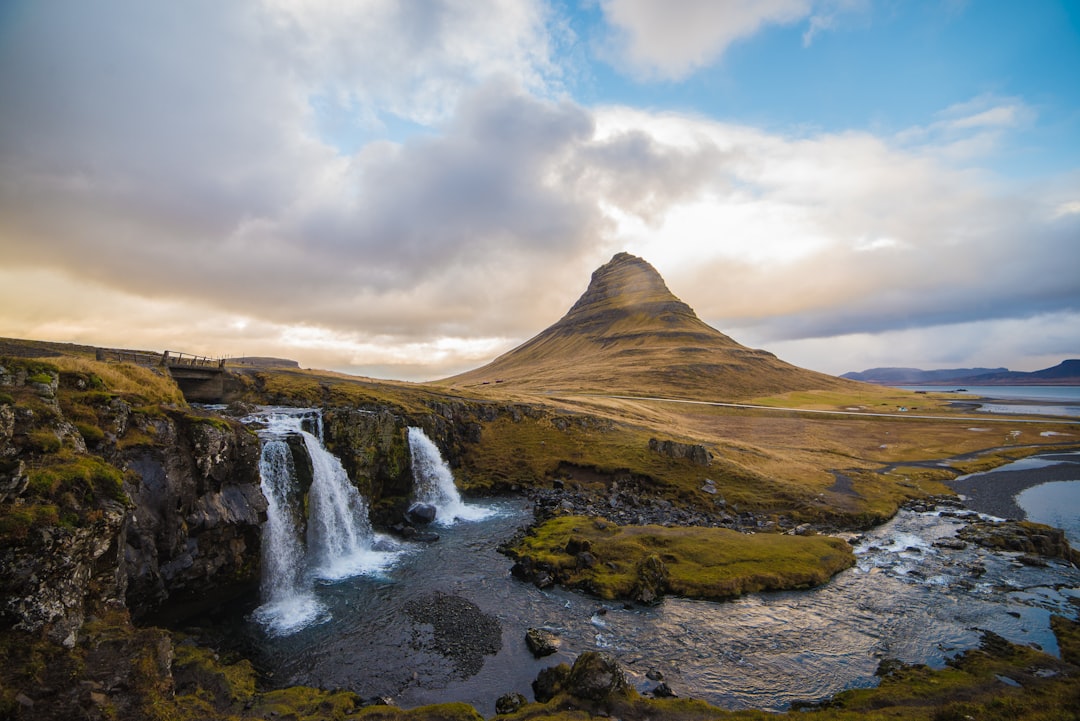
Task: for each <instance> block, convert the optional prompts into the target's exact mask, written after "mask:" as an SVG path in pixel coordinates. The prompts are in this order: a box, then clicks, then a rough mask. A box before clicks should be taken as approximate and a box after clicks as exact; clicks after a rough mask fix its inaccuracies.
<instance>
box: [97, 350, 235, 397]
mask: <svg viewBox="0 0 1080 721" xmlns="http://www.w3.org/2000/svg"><path fill="white" fill-rule="evenodd" d="M97 359H98V360H100V361H116V362H120V363H134V364H136V365H142V366H154V367H159V368H164V369H165V370H166V371H168V373H169V375H170V376H172V378H173V380H175V381H176V385H178V386H180V392H181V393H183V394H184V398H185V399H187V400H188V401H189V402H194V403H218V402H220V401H221V400H222V398H223V396H224V395H225V359H224V358H208V357H207V356H200V355H192V354H191V353H178V352H176V351H168V350H167V351H165V352H164V353H150V352H145V351H129V350H106V349H98V352H97Z"/></svg>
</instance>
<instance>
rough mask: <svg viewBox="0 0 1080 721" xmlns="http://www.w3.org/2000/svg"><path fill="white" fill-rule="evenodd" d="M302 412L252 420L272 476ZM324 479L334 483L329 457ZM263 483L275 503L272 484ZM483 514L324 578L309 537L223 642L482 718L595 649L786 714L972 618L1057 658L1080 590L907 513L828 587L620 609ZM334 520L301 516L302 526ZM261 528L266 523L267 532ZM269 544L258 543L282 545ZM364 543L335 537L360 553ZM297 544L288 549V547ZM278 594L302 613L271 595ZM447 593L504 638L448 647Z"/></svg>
mask: <svg viewBox="0 0 1080 721" xmlns="http://www.w3.org/2000/svg"><path fill="white" fill-rule="evenodd" d="M301 424H302V419H300V418H299V417H297V416H293V417H289V418H273V419H271V420H270V422H269V424H268V425H267V428H266V429H265V430H264V431H262V433H261V435H262V437H263V441H264V459H265V461H266V469H267V475H268V476H272V477H274V478H277V475H276V474H277V470H276V469H279V468H280V467H281V466H282V465H284V466H285V467H287V465H288V462H287V461H282V460H281V458H282V455H281V454H282V446H284V445H285V444H284V443H283V438H282V435H281V434H283V433H285V434H287V433H297V432H299V433H301V435H304V434H306V435H304V439H305V443H306V444H307V443H310V442H311V441H314V442H316V443H317V439H316V438H315V437H314V436H311V434H310V433H307V432H306V431H305V430H304V429H303V428H301ZM414 435H415V439H414ZM309 436H310V438H311V441H309V440H308V437H309ZM423 441H427V442H426V443H424V442H423ZM414 442H415V448H414V450H413V457H414V462H416V463H417V466H418V467H419V468H421V469H423V470H421V471H419V475H420V476H422V478H418V479H417V483H418V485H420V484H421V483H433V484H434V486H436V487H437V486H439V484H440V483H445V482H446V478H447V477H449V480H450V482H451V483H452V481H453V477H452V474H450V472H449V469H448V468H446V467H445V463H444V462H443V461H442V459H441V458H440V457H439V456H438V452H437V449H436V448H435V447H434V444H430V440H429V439H426V437H422V436H421V434H419V433H416V434H413V433H412V432H411V431H410V445H411V446H412V445H413V444H414ZM279 443H280V445H278V444H279ZM429 444H430V446H429ZM318 446H319V447H320V448H321V444H318ZM324 450H325V449H324ZM309 452H311V448H310V446H309ZM328 465H329V466H331V467H332V466H333V464H328ZM338 465H340V464H338ZM443 469H445V475H444V471H443ZM317 474H319V476H320V478H322V479H324V480H325V479H326V478H327V477H328V478H329V479H330V480H334V479H337V480H340V478H339V476H338V475H337V472H336V470H332V469H331V470H324V471H317ZM264 482H266V483H267V485H268V486H270V488H269V490H268V500H269V499H270V496H271V495H273V494H274V493H277V491H276V490H275V484H276V483H277V481H276V480H271V481H267V480H266V478H264ZM312 488H313V490H312V492H314V485H313V487H312ZM443 491H444V492H447V491H448V489H446V488H443ZM421 493H422V494H431V495H428V496H424V497H426V498H428V499H429V500H434V501H436V502H437V503H444V504H445V508H447V509H452V508H454V504H455V503H459V502H460V497H458V498H456V499H455V498H454V497H453V496H454V495H456V490H455V491H454V493H453V494H448V495H449V496H450V498H449V500H444V499H441V497H440V496H439V494H438V493H437V492H436V491H435V490H433V489H430V488H429V489H428V490H424V491H421ZM279 495H280V497H282V498H287V497H288V493H285V494H279ZM271 505H272V506H274V507H275V509H276V510H274V511H272V512H271V515H272V516H273V515H274V514H277V513H278V512H279V511H280V509H281V507H282V505H283V502H282V503H279V502H278V501H277V500H276V499H275V501H273V502H272V503H271ZM351 507H352V508H353V509H354V510H355V509H357V508H359V506H356V505H355V503H354V505H353V506H351ZM481 510H482V512H483V515H484V518H483V519H482V520H478V521H477V522H472V523H453V522H452V519H453V518H454V517H455V514H454V512H452V511H450V510H448V512H447V514H446V515H445V516H443V524H444V525H442V526H441V527H440V528H439V535H440V536H441V540H440V541H439V542H438V543H435V544H430V545H428V544H401V545H400V546H398V547H397V548H396V549H392V550H391V549H388V548H387V547H386V546H381V548H382V549H383V550H382V551H381V555H379V554H380V551H378V550H370V551H366V553H374V554H376V555H375V561H376V562H373V563H367V564H366V565H365V564H363V563H361V564H357V565H354V566H350V568H351V569H352V571H355V574H353V575H348V574H332V573H325V572H324V571H325V569H326V568H327V564H326V558H325V557H323V556H320V555H319V553H316V554H314V555H312V554H311V553H310V552H311V549H312V548H323V549H325V548H328V547H330V545H332V544H325V543H323V544H320V543H316V542H315V541H316V540H317V539H316V537H312V536H309V537H308V541H307V545H308V548H307V551H308V553H307V554H305V556H304V558H305V560H304V561H303V571H302V572H299V573H297V572H295V567H293V571H292V572H289V571H288V568H286V566H288V564H284V563H283V564H280V565H277V566H276V565H275V564H274V563H268V565H267V567H266V568H267V572H268V576H270V575H275V574H276V575H277V577H276V580H274V581H273V582H272V583H271V582H270V581H269V580H268V582H267V586H266V587H264V593H265V594H266V596H265V598H264V605H263V606H261V607H260V608H259V609H258V610H256V612H255V613H254V614H252V615H250V616H244V617H242V618H235V619H233V620H232V621H230V622H229V623H228V624H227V625H228V626H229V627H230V632H231V633H232V634H234V640H236V641H237V642H238V643H240V644H242V645H243V646H244V647H245V648H246V649H247V650H248V651H249V652H251V651H252V649H254V652H253V655H254V657H255V660H256V663H257V664H258V665H259V666H260V667H261V668H262V669H264V670H265V671H267V672H268V673H269V675H270V678H271V680H272V683H274V684H275V685H281V686H285V685H293V684H304V685H314V686H320V687H324V688H348V689H351V690H353V691H355V692H357V693H359V694H360V695H362V696H365V697H371V696H390V697H393V698H394V700H395V701H396V703H398V704H399V705H401V706H405V707H410V706H416V705H421V704H426V703H434V702H439V701H449V700H460V701H465V702H468V703H471V704H473V705H474V706H476V707H477V708H478V709H479V710H480V711H481V712H482V713H484V714H485V715H489V716H490V715H491V714H493V713H494V700H495V699H496V698H498V697H499V696H500V695H502V694H504V693H507V692H510V691H518V692H520V693H523V694H525V695H526V696H527V697H529V698H531V689H530V682H531V681H532V680H533V679H534V678H535V677H536V675H537V674H538V673H539V671H540V670H541V669H543V668H546V667H548V666H551V665H554V664H556V663H559V662H563V661H566V662H572V661H573V659H574V658H575V657H576V656H577V655H578V654H580V653H581V652H583V651H587V650H593V649H600V650H606V651H609V652H611V653H613V654H614V655H615V656H616V657H617V658H618V659H619V661H620V663H621V664H622V665H623V666H624V668H625V669H626V670H627V672H628V675H629V677H630V679H631V681H632V682H633V683H634V684H635V685H637V686H638V688H639V689H640V690H642V691H643V692H647V691H649V690H650V689H651V688H653V687H655V685H656V682H655V681H651V680H649V678H648V677H647V676H646V674H648V673H649V672H650V671H652V672H656V671H659V672H660V673H661V674H663V677H664V679H665V681H666V682H667V683H668V685H669V686H670V687H671V688H672V689H674V690H675V691H676V692H677V693H679V694H680V695H682V696H691V697H695V698H701V699H705V700H707V701H710V702H712V703H715V704H718V705H721V706H725V707H728V708H764V709H774V710H779V709H784V708H787V707H789V706H790V705H791V704H792V703H794V702H797V701H820V700H823V699H825V698H827V697H829V696H831V695H833V694H835V693H837V692H839V691H841V690H843V689H846V688H852V687H861V686H870V685H873V684H874V683H876V677H875V676H874V671H875V670H876V668H877V666H878V664H879V663H880V661H881V660H883V659H885V658H896V659H899V660H902V661H905V662H910V663H929V664H933V665H941V664H942V663H944V661H945V660H946V659H947V658H948V657H949V656H951V655H953V654H955V653H958V652H960V651H962V650H964V649H967V648H972V647H974V646H976V645H977V644H978V642H979V636H980V630H982V629H985V630H991V631H994V632H995V633H998V634H1000V635H1002V636H1004V637H1005V638H1007V639H1009V640H1011V641H1015V642H1017V643H1024V644H1033V645H1037V646H1039V647H1040V648H1043V649H1045V650H1046V651H1048V652H1050V653H1056V652H1057V645H1056V641H1055V639H1054V636H1053V634H1052V633H1051V632H1050V630H1049V617H1050V615H1051V614H1054V613H1056V614H1062V615H1066V616H1069V617H1073V618H1075V617H1076V613H1077V610H1076V609H1077V606H1076V605H1075V599H1077V598H1080V571H1078V570H1077V569H1075V568H1072V567H1071V566H1068V565H1066V564H1063V563H1060V562H1056V561H1051V562H1050V564H1049V566H1047V567H1045V568H1038V567H1029V566H1024V565H1021V564H1020V563H1018V562H1017V560H1016V557H1015V556H1016V554H1001V553H992V552H990V551H986V550H984V549H979V548H976V547H968V548H965V549H949V548H941V547H938V546H935V545H934V542H935V541H937V540H940V539H943V538H947V537H951V536H953V535H954V534H955V532H956V531H957V530H958V529H959V528H960V527H961V526H962V525H963V521H961V520H959V519H957V518H954V517H949V516H946V515H942V514H938V513H932V512H931V513H915V512H909V511H902V512H901V513H900V514H899V515H898V516H897V517H896V518H895V519H893V520H892V521H890V522H889V523H887V524H885V525H883V526H881V527H879V528H877V529H875V530H874V531H872V532H870V533H867V534H866V535H865V537H863V538H861V539H859V540H858V543H857V544H856V545H855V552H856V557H857V561H858V562H857V565H856V566H855V567H854V568H852V569H850V570H848V571H845V572H843V573H841V574H839V575H838V576H837V577H835V578H834V579H833V580H832V581H831V582H830V583H828V584H827V585H825V586H823V587H821V588H818V589H815V590H811V591H802V592H786V593H766V594H753V595H750V596H747V597H745V598H742V599H738V600H736V601H731V602H726V603H713V602H705V601H689V600H685V599H677V598H668V599H666V600H665V601H664V602H663V603H661V604H660V605H658V606H655V607H625V606H624V605H623V604H621V603H604V602H600V601H597V600H595V599H592V598H589V597H587V596H584V595H582V594H578V593H574V592H569V591H564V590H560V589H546V590H540V589H537V588H536V587H534V586H532V585H530V584H526V583H522V582H520V581H518V580H516V579H514V578H513V577H511V575H510V573H509V569H510V566H511V561H510V560H509V559H508V558H506V557H505V556H503V555H501V554H500V553H499V552H498V550H497V546H498V544H499V543H500V542H501V541H503V540H505V539H508V538H510V537H511V536H512V535H513V534H514V533H515V532H516V531H517V530H518V529H520V528H521V527H523V526H524V525H526V524H527V523H528V521H529V520H530V512H529V508H528V507H527V504H525V503H524V502H521V501H514V502H508V501H503V502H498V503H494V502H493V503H487V504H480V505H478V506H477V505H472V504H462V509H459V512H460V514H464V516H470V515H480V511H481ZM456 517H458V518H460V517H462V515H457V516H456ZM365 520H366V519H365ZM309 524H310V522H309ZM332 526H333V524H323V525H319V524H310V525H309V529H310V528H312V527H316V528H329V527H332ZM360 526H361V527H363V524H360ZM281 528H282V529H284V528H286V525H284V524H283V525H282V526H281ZM368 528H369V527H368ZM267 533H268V534H270V535H271V536H272V535H273V534H272V532H271V529H270V528H269V527H268V528H267ZM363 533H366V531H363V532H362V533H361V534H360V535H361V536H363ZM297 537H298V534H297V533H294V534H293V536H292V538H297ZM269 540H270V543H268V548H269V547H270V546H271V545H272V544H274V543H277V541H274V540H273V538H271V539H269ZM285 540H287V539H285ZM365 543H367V542H365ZM365 543H361V544H358V545H357V546H352V547H350V546H349V544H348V543H345V544H344V545H343V546H341V547H342V548H347V549H348V548H352V550H361V551H362V550H363V549H364V548H367V546H366V545H365ZM370 543H371V546H370V548H371V549H376V548H380V542H379V540H378V538H377V537H376V536H374V535H373V536H372V537H371V541H370ZM334 547H337V546H334ZM274 548H281V546H274ZM294 551H295V548H293V550H291V551H290V550H288V546H287V544H286V551H285V552H284V553H283V554H282V558H285V557H287V556H288V554H289V553H293V552H294ZM269 552H271V553H274V552H276V551H269ZM351 552H352V551H347V552H346V553H345V555H346V556H348V555H349V554H350V553H351ZM361 556H363V553H361ZM370 558H371V557H369V560H370ZM379 559H381V562H380V561H379ZM330 565H331V566H333V565H334V564H330ZM289 584H292V585H291V586H290V585H289ZM277 592H280V593H281V595H282V597H283V599H282V600H284V599H288V600H291V601H293V602H295V606H294V608H299V609H300V611H299V612H295V611H293V610H291V609H286V608H276V607H274V604H275V603H277V602H278V601H277V600H275V599H277V597H276V596H275V595H274V594H275V593H277ZM433 594H442V595H441V596H433ZM446 596H453V597H456V598H458V599H463V600H464V601H466V602H468V603H470V604H473V605H474V606H475V608H476V611H477V613H479V614H484V615H486V616H487V617H491V618H495V619H497V620H498V624H499V626H500V627H501V638H499V639H497V641H498V643H497V644H496V646H495V647H496V648H498V649H499V650H498V651H497V652H496V653H494V654H489V655H486V656H484V657H483V659H482V661H483V662H482V664H481V665H480V666H479V667H478V669H479V670H466V669H464V668H463V667H462V666H461V665H460V664H459V663H458V662H457V660H455V658H453V657H451V656H448V655H446V654H445V653H444V651H445V647H440V646H439V644H438V643H436V642H435V641H436V639H434V638H433V635H432V629H431V627H430V626H427V625H425V623H423V622H422V620H418V619H417V618H416V617H415V615H414V613H413V611H412V610H411V609H414V608H415V607H416V604H423V603H431V602H432V600H431V599H433V598H435V602H436V603H438V602H439V599H441V598H445V597H446ZM296 619H307V620H305V621H303V622H297V620H296ZM529 627H545V628H548V629H551V630H553V631H555V632H556V633H557V634H558V635H559V637H560V638H561V639H562V647H561V650H560V651H559V652H558V653H557V654H556V655H554V656H550V657H547V658H544V659H541V660H537V659H534V658H533V657H532V655H531V654H530V653H529V652H528V650H527V648H526V646H525V643H524V633H525V630H526V629H527V628H529ZM474 671H475V672H474ZM651 675H652V676H654V677H655V675H656V674H655V673H653V674H651Z"/></svg>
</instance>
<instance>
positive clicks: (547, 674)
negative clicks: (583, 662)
mask: <svg viewBox="0 0 1080 721" xmlns="http://www.w3.org/2000/svg"><path fill="white" fill-rule="evenodd" d="M568 678H570V667H569V666H567V665H566V664H565V663H560V664H559V665H558V666H549V667H548V668H545V669H544V670H542V671H541V672H540V673H539V674H537V676H536V680H535V681H533V682H532V689H533V696H534V697H535V698H536V700H537V701H538V702H540V703H547V702H548V701H550V700H551V699H553V698H555V696H556V694H558V693H559V692H560V691H562V689H563V685H564V684H565V683H566V681H567V679H568Z"/></svg>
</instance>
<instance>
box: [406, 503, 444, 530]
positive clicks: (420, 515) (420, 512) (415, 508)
mask: <svg viewBox="0 0 1080 721" xmlns="http://www.w3.org/2000/svg"><path fill="white" fill-rule="evenodd" d="M437 513H438V510H437V509H436V508H435V506H433V505H431V504H430V503H414V504H412V505H411V506H409V510H407V511H405V519H406V520H407V521H408V522H409V523H416V524H421V525H424V524H428V523H431V522H432V521H434V520H435V516H436V514H437Z"/></svg>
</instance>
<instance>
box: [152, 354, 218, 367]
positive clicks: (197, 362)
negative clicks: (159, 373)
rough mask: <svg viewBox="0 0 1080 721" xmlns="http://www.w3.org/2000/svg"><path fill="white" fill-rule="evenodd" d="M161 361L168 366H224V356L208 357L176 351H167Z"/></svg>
mask: <svg viewBox="0 0 1080 721" xmlns="http://www.w3.org/2000/svg"><path fill="white" fill-rule="evenodd" d="M161 363H162V364H163V365H166V366H172V367H177V366H183V367H187V368H224V367H225V359H224V358H208V357H206V356H201V355H192V354H190V353H177V352H175V351H165V353H164V354H163V355H162V358H161Z"/></svg>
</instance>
